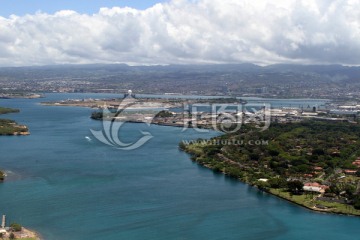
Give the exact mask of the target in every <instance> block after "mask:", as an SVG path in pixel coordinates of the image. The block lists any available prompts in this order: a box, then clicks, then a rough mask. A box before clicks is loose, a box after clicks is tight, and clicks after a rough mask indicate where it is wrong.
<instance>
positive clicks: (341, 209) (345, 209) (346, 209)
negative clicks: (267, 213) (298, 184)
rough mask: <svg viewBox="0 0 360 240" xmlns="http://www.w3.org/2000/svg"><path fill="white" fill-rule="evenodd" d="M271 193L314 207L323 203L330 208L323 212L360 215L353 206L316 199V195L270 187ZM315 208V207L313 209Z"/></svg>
mask: <svg viewBox="0 0 360 240" xmlns="http://www.w3.org/2000/svg"><path fill="white" fill-rule="evenodd" d="M269 192H270V193H272V194H274V195H276V196H279V197H281V198H284V199H287V200H289V201H291V202H294V203H296V204H299V205H301V206H304V207H307V208H311V209H313V207H314V206H316V205H322V206H325V207H327V208H329V209H328V210H326V211H323V212H329V213H338V214H350V215H358V216H360V211H359V210H356V209H355V208H354V207H353V206H350V205H346V204H341V203H330V202H324V201H318V200H314V197H315V196H316V195H311V194H308V195H307V194H303V195H291V194H290V193H289V192H286V191H284V190H280V189H270V191H269ZM313 210H315V209H313Z"/></svg>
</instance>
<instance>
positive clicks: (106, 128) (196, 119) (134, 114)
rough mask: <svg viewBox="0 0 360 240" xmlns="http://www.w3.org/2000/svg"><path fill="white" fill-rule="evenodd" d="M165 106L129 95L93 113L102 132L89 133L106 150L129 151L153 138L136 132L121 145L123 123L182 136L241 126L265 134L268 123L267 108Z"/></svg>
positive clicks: (231, 131) (252, 104)
mask: <svg viewBox="0 0 360 240" xmlns="http://www.w3.org/2000/svg"><path fill="white" fill-rule="evenodd" d="M165 105H166V104H164V102H163V101H148V100H138V99H135V98H133V97H131V95H130V97H126V98H125V99H124V100H123V101H122V102H121V103H120V104H119V106H116V107H111V108H109V107H106V106H104V107H103V111H102V112H99V113H96V114H97V117H96V116H95V119H98V120H102V130H100V131H97V130H92V129H91V133H92V134H93V136H94V137H95V138H96V139H97V140H99V141H100V142H102V143H104V144H106V145H108V146H112V147H114V148H117V149H120V150H127V151H129V150H135V149H137V148H139V147H141V146H143V145H144V144H146V143H147V142H148V141H150V140H151V139H152V138H153V137H154V136H153V135H152V134H151V133H150V132H149V131H142V130H139V132H140V136H139V137H138V139H137V140H134V141H131V142H125V141H124V140H122V139H124V138H123V137H124V136H123V134H125V133H126V131H123V130H122V129H123V126H124V124H125V123H126V122H132V123H146V124H147V126H150V125H151V124H157V125H166V126H176V127H183V129H182V131H183V132H184V131H186V130H187V129H189V128H191V129H194V130H195V131H197V132H199V133H208V132H209V131H210V130H216V131H221V132H224V133H236V132H238V131H239V130H240V129H241V127H242V126H243V125H244V124H251V125H252V126H254V127H255V128H257V129H258V130H259V131H265V130H266V129H268V128H269V126H270V122H271V115H270V113H271V110H270V109H271V106H270V104H256V103H251V104H248V103H247V104H244V103H242V104H241V103H234V104H191V105H184V106H183V108H182V111H179V112H170V111H167V110H166V111H165V110H164V108H165ZM166 108H168V106H167V107H166ZM132 135H133V134H132ZM232 144H234V143H232ZM239 145H241V144H239ZM249 145H250V144H249Z"/></svg>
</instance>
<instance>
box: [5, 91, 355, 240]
mask: <svg viewBox="0 0 360 240" xmlns="http://www.w3.org/2000/svg"><path fill="white" fill-rule="evenodd" d="M47 96H48V99H35V100H24V99H14V100H0V105H1V106H8V107H18V108H21V110H22V112H21V113H19V114H9V115H7V116H2V117H8V118H13V119H16V120H17V121H18V122H20V123H24V124H27V125H28V126H29V128H30V131H31V135H30V136H28V137H0V151H1V158H0V166H1V168H3V169H6V170H8V171H11V172H12V173H11V174H10V180H8V181H6V182H5V183H3V184H0V196H1V197H0V199H1V200H0V214H7V216H8V219H9V221H15V222H20V223H22V224H23V225H25V226H27V227H29V228H32V229H36V230H37V231H39V232H40V233H41V234H42V235H43V237H44V238H45V239H47V240H60V239H62V240H64V239H73V240H78V239H116V240H117V239H125V240H132V239H139V240H140V239H154V240H155V239H164V240H169V239H247V240H248V239H249V240H255V239H279V240H280V239H283V240H289V239H310V238H311V239H327V240H332V239H334V240H335V239H336V240H338V239H342V240H343V239H349V240H350V239H351V240H353V239H357V238H358V236H359V234H360V228H359V226H360V225H359V224H360V218H356V217H346V216H335V215H325V214H319V213H314V212H311V211H308V210H306V209H303V208H301V207H298V206H295V205H292V204H290V203H287V202H285V201H283V200H280V199H278V198H275V197H273V196H270V195H267V194H264V193H261V192H259V191H257V190H256V189H253V188H251V187H248V186H247V185H244V184H242V183H240V182H237V181H234V180H231V179H229V178H226V177H224V176H222V175H219V174H214V173H213V172H212V171H210V170H208V169H205V168H202V167H199V166H197V165H196V164H194V163H192V162H191V161H190V160H189V157H188V156H187V155H186V154H185V153H183V152H180V151H179V150H178V147H177V146H178V142H179V141H181V140H182V139H186V140H189V139H196V138H198V137H211V136H215V135H216V134H217V133H215V132H212V133H207V134H205V135H204V134H201V133H197V132H196V131H194V130H192V129H188V130H187V131H185V132H181V129H180V128H172V127H161V126H152V127H150V128H149V127H147V126H146V125H145V124H127V125H126V126H125V127H124V129H122V133H123V134H124V137H125V138H126V139H127V140H129V141H130V140H131V139H135V138H136V137H137V136H138V133H139V130H140V129H142V130H146V131H150V132H151V133H152V134H153V136H154V138H153V139H151V140H150V141H149V142H148V143H146V144H145V145H144V146H142V147H141V148H139V149H137V150H134V151H121V150H117V149H114V148H112V147H109V146H106V145H104V144H102V143H100V142H98V141H97V140H96V139H94V138H93V137H92V135H91V133H90V129H95V130H99V129H101V122H97V121H92V120H91V119H90V118H89V115H90V113H91V112H92V111H93V110H91V109H84V108H73V107H45V106H41V105H39V104H38V102H40V101H45V100H46V101H48V100H55V99H64V98H68V96H71V98H72V97H74V95H66V94H65V95H63V94H50V95H47ZM78 96H79V97H82V98H83V97H99V98H100V97H103V95H94V94H93V95H91V94H87V95H83V94H82V95H78ZM104 96H106V97H109V96H110V95H104ZM86 136H90V137H91V138H92V139H93V140H92V141H88V140H86V139H85V137H86Z"/></svg>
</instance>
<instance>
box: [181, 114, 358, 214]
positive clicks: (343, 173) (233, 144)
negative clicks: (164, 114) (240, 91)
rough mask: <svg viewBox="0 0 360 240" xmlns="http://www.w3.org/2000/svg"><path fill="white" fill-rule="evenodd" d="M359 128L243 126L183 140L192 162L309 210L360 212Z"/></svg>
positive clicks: (322, 124)
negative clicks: (265, 127) (208, 138)
mask: <svg viewBox="0 0 360 240" xmlns="http://www.w3.org/2000/svg"><path fill="white" fill-rule="evenodd" d="M359 136H360V126H359V125H358V124H351V123H333V122H324V121H315V120H309V121H302V122H298V123H272V125H271V126H270V128H269V129H268V130H266V131H262V132H261V131H259V129H257V128H256V127H254V126H251V125H250V124H249V125H244V126H243V127H242V128H241V130H239V131H238V132H236V133H231V134H225V135H222V136H220V137H216V138H213V139H210V140H201V139H199V140H196V141H187V142H185V141H183V142H181V143H180V145H179V147H180V149H182V150H184V151H186V152H187V153H189V154H190V155H191V159H192V160H193V161H195V162H196V163H198V164H200V165H202V166H204V167H207V168H210V169H212V170H213V171H214V172H219V173H223V174H226V175H228V176H230V177H232V178H235V179H238V180H240V181H242V182H244V183H247V184H250V185H252V186H256V187H258V188H259V189H260V190H263V191H265V192H268V193H270V194H273V195H275V196H278V197H280V198H283V199H285V200H288V201H290V202H292V203H295V204H298V205H301V206H303V207H306V208H308V209H311V210H315V211H320V212H326V213H336V214H346V215H357V216H360V137H359Z"/></svg>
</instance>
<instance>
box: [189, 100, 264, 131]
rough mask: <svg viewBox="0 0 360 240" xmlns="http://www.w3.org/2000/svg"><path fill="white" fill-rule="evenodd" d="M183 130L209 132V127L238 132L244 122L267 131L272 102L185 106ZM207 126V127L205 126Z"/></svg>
mask: <svg viewBox="0 0 360 240" xmlns="http://www.w3.org/2000/svg"><path fill="white" fill-rule="evenodd" d="M184 116H185V117H184V127H183V131H185V130H187V129H188V128H193V129H195V130H196V131H197V132H209V127H210V128H211V129H213V130H216V131H221V132H224V133H236V132H238V131H239V130H240V129H241V127H242V125H243V124H252V125H253V126H255V127H256V128H258V129H259V130H260V131H265V130H267V129H268V128H269V127H270V123H271V105H270V104H264V103H263V104H258V103H251V104H193V105H191V106H189V105H187V106H184ZM204 126H205V127H204Z"/></svg>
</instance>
